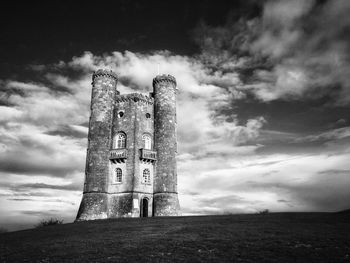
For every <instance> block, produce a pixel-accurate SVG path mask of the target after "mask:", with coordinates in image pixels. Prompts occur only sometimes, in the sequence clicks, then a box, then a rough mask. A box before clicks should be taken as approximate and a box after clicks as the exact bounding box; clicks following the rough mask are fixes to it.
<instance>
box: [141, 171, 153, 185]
mask: <svg viewBox="0 0 350 263" xmlns="http://www.w3.org/2000/svg"><path fill="white" fill-rule="evenodd" d="M142 182H143V183H144V184H151V172H150V170H149V169H144V170H143V173H142Z"/></svg>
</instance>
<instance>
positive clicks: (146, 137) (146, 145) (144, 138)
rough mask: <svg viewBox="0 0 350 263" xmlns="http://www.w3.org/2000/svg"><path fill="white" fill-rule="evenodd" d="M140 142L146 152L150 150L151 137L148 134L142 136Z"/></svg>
mask: <svg viewBox="0 0 350 263" xmlns="http://www.w3.org/2000/svg"><path fill="white" fill-rule="evenodd" d="M142 141H143V148H144V149H146V150H151V149H152V139H151V136H149V135H148V134H144V135H142Z"/></svg>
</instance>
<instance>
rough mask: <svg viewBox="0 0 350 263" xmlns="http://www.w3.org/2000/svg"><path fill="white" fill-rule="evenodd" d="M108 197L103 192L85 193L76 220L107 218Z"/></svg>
mask: <svg viewBox="0 0 350 263" xmlns="http://www.w3.org/2000/svg"><path fill="white" fill-rule="evenodd" d="M107 205H108V197H107V195H106V194H103V193H85V194H83V199H82V200H81V203H80V207H79V211H78V215H77V218H76V221H85V220H95V219H105V218H107Z"/></svg>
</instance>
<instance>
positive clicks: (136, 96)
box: [115, 93, 153, 105]
mask: <svg viewBox="0 0 350 263" xmlns="http://www.w3.org/2000/svg"><path fill="white" fill-rule="evenodd" d="M126 101H134V102H138V101H142V102H145V103H149V104H151V105H153V98H152V97H149V96H147V95H144V94H141V93H130V94H123V95H117V96H116V97H115V102H117V103H119V102H126Z"/></svg>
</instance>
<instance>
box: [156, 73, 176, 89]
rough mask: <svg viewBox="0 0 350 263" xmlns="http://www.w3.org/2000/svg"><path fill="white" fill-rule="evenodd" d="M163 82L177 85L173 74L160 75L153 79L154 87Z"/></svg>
mask: <svg viewBox="0 0 350 263" xmlns="http://www.w3.org/2000/svg"><path fill="white" fill-rule="evenodd" d="M162 82H167V83H171V84H173V85H174V86H175V87H176V79H175V78H174V77H173V76H171V75H158V76H156V77H155V78H154V79H153V87H154V86H155V85H156V84H158V83H162Z"/></svg>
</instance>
